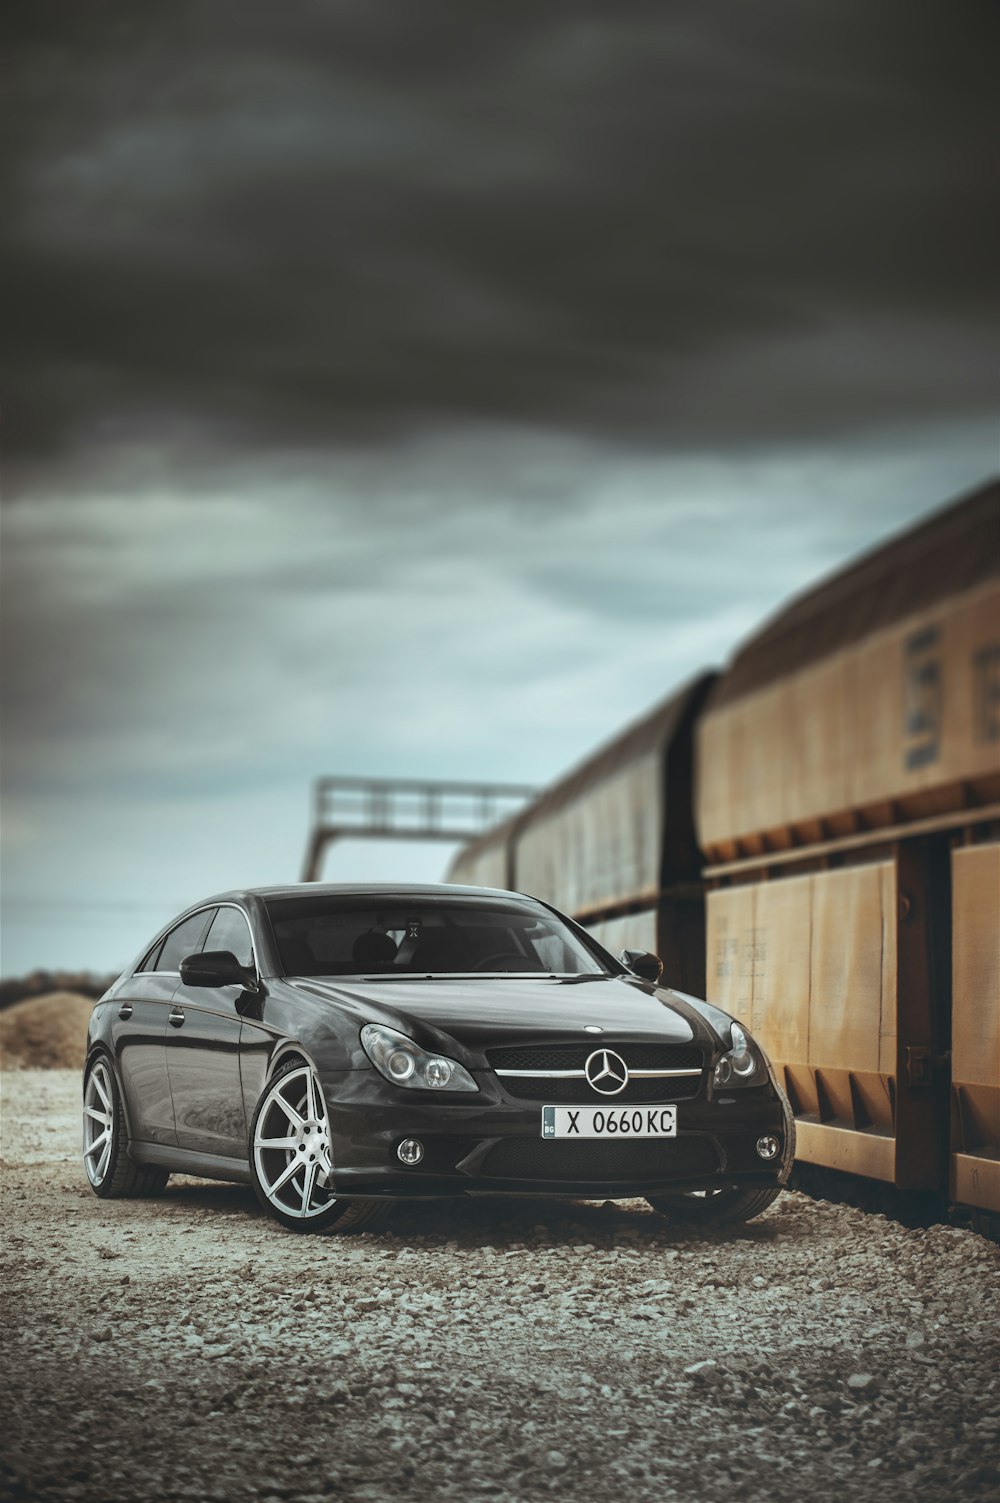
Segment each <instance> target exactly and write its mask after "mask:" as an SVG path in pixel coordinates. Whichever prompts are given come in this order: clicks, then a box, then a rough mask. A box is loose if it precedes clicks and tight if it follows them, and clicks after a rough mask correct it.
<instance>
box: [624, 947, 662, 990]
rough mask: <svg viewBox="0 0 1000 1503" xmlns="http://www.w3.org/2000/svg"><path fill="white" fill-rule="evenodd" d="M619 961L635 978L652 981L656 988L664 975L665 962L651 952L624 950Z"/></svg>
mask: <svg viewBox="0 0 1000 1503" xmlns="http://www.w3.org/2000/svg"><path fill="white" fill-rule="evenodd" d="M618 959H619V960H620V961H621V963H622V965H623V966H624V967H625V969H626V970H627V971H631V972H632V975H633V976H638V977H639V980H640V981H652V983H653V985H654V986H655V985H656V983H657V982H658V981H659V979H660V977H661V976H662V975H663V961H662V960H661V959H660V957H659V955H653V954H651V953H650V952H649V950H623V951H622V953H621V954H620V955H619V957H618Z"/></svg>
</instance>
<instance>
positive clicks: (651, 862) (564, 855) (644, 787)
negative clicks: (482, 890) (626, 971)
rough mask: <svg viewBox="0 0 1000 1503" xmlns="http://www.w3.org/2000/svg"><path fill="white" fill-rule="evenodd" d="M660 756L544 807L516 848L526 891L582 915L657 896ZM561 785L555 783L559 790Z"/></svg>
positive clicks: (654, 753) (655, 751) (653, 753)
mask: <svg viewBox="0 0 1000 1503" xmlns="http://www.w3.org/2000/svg"><path fill="white" fill-rule="evenodd" d="M662 766H663V753H662V749H661V748H659V747H653V748H651V749H650V750H649V751H647V752H646V753H645V754H644V755H642V756H640V757H638V758H637V759H636V760H635V761H633V762H631V763H630V764H629V765H627V766H625V767H621V768H619V769H618V770H617V771H614V772H611V773H609V774H608V775H606V776H605V777H603V778H602V779H601V780H600V781H599V782H595V784H594V785H593V786H584V787H582V788H581V789H580V792H579V794H578V795H577V797H575V798H572V799H571V800H569V801H568V802H566V803H565V804H561V805H559V806H558V807H556V808H555V809H553V810H552V812H551V813H547V812H546V811H545V809H544V806H543V807H542V808H541V809H540V811H539V813H538V816H537V817H536V818H535V819H533V820H532V821H531V822H530V824H529V825H528V826H527V827H526V828H525V830H524V831H523V833H522V834H521V837H520V839H519V841H518V845H517V882H518V886H519V887H520V888H521V889H522V891H524V892H530V893H533V894H534V895H535V896H536V897H541V898H544V899H545V900H546V902H549V903H554V904H555V906H556V907H557V908H560V909H562V911H563V912H564V913H572V914H581V913H584V912H588V911H593V910H595V909H599V908H605V907H610V906H613V905H614V904H616V903H621V902H622V901H631V902H642V901H643V900H645V901H646V902H648V903H655V901H656V898H657V894H658V893H659V890H660V862H661V849H662V831H663V823H664V817H665V814H664V808H663V771H662ZM557 786H558V785H557Z"/></svg>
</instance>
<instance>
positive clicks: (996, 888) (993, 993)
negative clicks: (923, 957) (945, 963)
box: [951, 843, 1000, 1213]
mask: <svg viewBox="0 0 1000 1503" xmlns="http://www.w3.org/2000/svg"><path fill="white" fill-rule="evenodd" d="M952 913H953V919H954V934H953V943H952V1060H951V1091H952V1156H951V1193H952V1196H953V1197H954V1198H955V1199H956V1200H959V1201H962V1202H963V1203H964V1204H966V1205H974V1206H981V1207H983V1208H984V1209H986V1210H989V1211H996V1212H998V1213H1000V843H995V844H989V845H973V846H962V847H959V848H957V849H956V850H955V851H954V852H953V853H952Z"/></svg>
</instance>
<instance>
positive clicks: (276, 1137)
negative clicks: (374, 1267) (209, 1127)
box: [250, 1060, 389, 1232]
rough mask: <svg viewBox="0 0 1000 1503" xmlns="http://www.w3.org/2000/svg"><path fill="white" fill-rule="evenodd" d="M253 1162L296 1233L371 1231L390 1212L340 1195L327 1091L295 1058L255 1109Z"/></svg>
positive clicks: (271, 1208)
mask: <svg viewBox="0 0 1000 1503" xmlns="http://www.w3.org/2000/svg"><path fill="white" fill-rule="evenodd" d="M250 1167H251V1170H252V1173H253V1183H254V1189H255V1190H256V1192H257V1199H258V1200H259V1201H260V1203H261V1205H262V1206H263V1207H264V1209H265V1210H266V1211H268V1212H269V1213H270V1214H271V1215H272V1216H273V1217H274V1218H275V1220H276V1221H280V1222H281V1225H282V1226H285V1227H288V1229H289V1230H290V1231H294V1232H318V1231H323V1230H324V1229H325V1228H326V1227H332V1226H335V1227H336V1229H337V1231H338V1232H347V1231H361V1230H365V1231H367V1230H368V1229H369V1228H370V1227H372V1226H374V1225H375V1224H376V1223H377V1222H379V1221H381V1220H382V1219H383V1218H384V1217H385V1216H386V1214H387V1213H388V1209H389V1208H388V1206H387V1205H386V1204H385V1202H383V1201H379V1200H338V1199H337V1197H336V1196H335V1195H334V1194H333V1193H332V1191H331V1190H330V1187H329V1186H330V1181H331V1180H332V1178H333V1155H332V1152H331V1148H330V1124H329V1119H328V1116H327V1110H326V1101H325V1100H324V1097H323V1090H322V1087H321V1086H320V1083H319V1080H318V1079H317V1076H316V1072H315V1070H313V1068H312V1067H311V1065H305V1064H302V1063H301V1062H299V1061H298V1060H290V1061H289V1062H288V1064H287V1065H285V1066H283V1067H282V1069H280V1070H278V1072H277V1073H276V1074H275V1076H274V1077H273V1079H272V1080H271V1082H270V1084H269V1085H268V1087H267V1089H266V1090H265V1092H264V1094H263V1095H262V1096H261V1098H260V1101H259V1102H258V1103H257V1110H256V1111H255V1112H254V1118H253V1125H252V1127H251V1129H250Z"/></svg>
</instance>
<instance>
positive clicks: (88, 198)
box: [2, 0, 998, 974]
mask: <svg viewBox="0 0 1000 1503" xmlns="http://www.w3.org/2000/svg"><path fill="white" fill-rule="evenodd" d="M5 12H6V22H7V29H8V31H9V32H10V31H12V32H13V35H12V36H10V37H9V39H8V42H7V45H6V47H5V53H6V56H7V59H8V64H10V63H11V62H12V63H13V71H12V77H13V88H12V90H11V91H10V98H11V102H12V116H11V118H10V120H9V121H8V125H7V128H6V129H5V132H4V139H5V141H6V145H7V159H6V162H5V165H4V176H3V204H4V210H5V212H4V216H3V240H4V245H3V250H4V257H5V269H4V286H5V289H6V290H7V304H8V306H7V310H6V313H7V325H8V327H7V331H6V333H5V337H4V340H3V359H4V364H5V373H4V383H3V398H4V408H3V422H4V437H3V443H4V451H3V465H4V468H3V481H4V485H3V496H4V514H3V520H4V534H5V536H4V544H5V546H4V554H3V586H4V590H3V609H4V616H5V674H4V693H5V717H4V761H3V777H4V802H3V816H4V858H3V860H4V869H3V903H4V915H3V917H4V924H3V956H2V968H3V972H4V973H5V974H11V973H16V972H18V971H21V970H24V969H26V968H28V967H30V966H33V965H40V964H48V965H51V966H57V965H67V966H76V965H90V966H93V967H96V968H106V967H112V966H114V965H116V964H121V963H124V962H125V961H126V960H128V959H129V958H131V956H132V955H133V953H134V952H135V951H136V950H138V948H139V947H140V945H141V943H142V941H143V939H144V938H145V937H146V935H147V934H148V933H151V932H152V930H153V929H154V928H155V927H156V926H157V925H158V924H159V923H160V922H162V921H163V920H164V919H166V918H167V917H169V915H170V913H171V912H173V911H174V910H175V909H176V908H178V907H180V906H181V905H182V904H183V903H185V902H188V901H190V900H192V899H195V898H197V897H199V896H201V895H203V894H206V893H209V892H211V891H214V890H217V889H219V888H221V887H224V886H228V885H232V884H239V883H241V882H246V883H254V882H262V881H270V880H285V879H289V878H294V877H295V876H296V875H297V873H298V869H299V865H300V862H301V856H302V849H303V846H304V843H305V838H306V833H307V813H308V792H309V784H310V781H311V779H312V778H313V777H314V776H316V775H317V774H319V773H322V772H355V773H366V772H371V773H379V774H385V775H393V774H396V775H411V774H421V775H427V776H456V777H484V778H492V777H495V778H502V779H516V780H526V781H529V782H532V783H544V782H545V781H547V780H549V779H551V778H552V777H553V776H555V775H556V774H557V773H559V772H560V771H562V770H563V769H564V768H565V767H566V766H567V765H568V764H570V763H572V762H573V761H575V760H577V759H579V758H580V757H581V756H582V755H584V754H585V753H586V752H587V751H589V750H590V749H591V748H592V747H593V746H594V745H595V744H596V743H597V742H599V741H600V740H602V739H605V738H607V737H608V736H609V735H610V734H612V733H613V732H614V731H615V729H616V728H617V727H618V726H620V725H621V724H622V723H623V722H624V721H625V720H627V719H628V718H630V717H633V716H634V715H636V714H638V713H640V712H641V711H643V710H644V709H646V708H647V707H648V706H649V705H650V704H651V703H652V702H654V701H655V700H657V699H659V698H661V697H662V696H663V695H664V694H666V693H667V692H668V691H669V690H670V689H671V688H672V687H673V686H675V685H676V684H678V683H679V682H681V681H682V680H683V679H684V678H686V677H688V676H690V675H691V674H692V673H694V672H696V671H697V670H699V669H700V668H701V667H703V666H705V665H710V664H717V663H720V662H722V661H723V660H724V659H725V657H726V656H727V655H728V653H729V652H730V651H731V650H732V648H733V646H734V645H735V644H736V642H737V641H738V639H739V638H740V637H741V636H743V635H745V634H746V633H747V632H748V631H750V630H751V629H752V628H753V627H754V625H755V624H757V623H758V622H759V620H760V619H761V617H762V616H763V615H765V614H766V613H767V612H768V611H770V610H772V609H774V608H775V607H776V606H777V605H778V604H779V603H780V602H781V601H783V600H784V599H786V598H787V597H788V595H789V594H791V593H793V592H795V591H798V590H800V589H802V588H803V587H805V586H806V585H807V584H808V583H809V582H810V581H811V580H813V579H815V578H816V577H817V576H819V575H820V574H822V573H824V572H826V571H827V570H829V569H830V568H833V567H835V566H837V565H838V564H840V563H842V562H844V561H846V560H847V559H848V558H850V557H851V556H852V555H853V554H854V553H855V552H857V551H858V550H859V549H861V548H864V547H867V546H870V545H871V544H872V543H874V542H876V541H879V540H881V539H882V538H884V537H885V536H887V535H888V534H890V533H892V532H893V531H894V530H897V529H899V528H901V527H904V526H906V525H908V524H909V523H911V522H912V521H913V520H914V519H915V518H917V517H920V516H923V515H925V514H926V513H927V512H928V511H930V510H933V509H935V508H936V507H937V506H939V505H941V504H943V503H944V502H946V501H948V500H949V499H951V498H952V497H953V496H954V495H955V494H957V493H958V492H959V491H961V490H963V489H966V488H968V487H969V486H971V485H973V484H975V483H977V482H978V481H980V480H982V479H984V478H985V477H986V476H987V475H988V474H990V473H992V472H994V471H995V468H996V465H997V374H996V276H995V265H996V261H997V250H998V246H997V234H996V228H997V226H996V210H995V193H994V190H993V187H992V184H991V181H990V177H989V156H988V143H989V141H990V139H991V133H992V128H993V104H992V88H993V79H992V76H991V74H992V70H993V67H994V62H993V60H994V59H995V57H996V41H997V36H996V32H997V29H998V27H997V11H996V8H995V6H994V5H992V4H987V3H983V4H970V3H962V0H959V3H957V4H951V5H948V6H943V5H942V6H937V7H930V6H921V5H914V4H883V5H877V6H873V5H871V4H868V3H860V0H848V3H845V0H836V3H833V0H831V3H827V4H822V3H821V4H816V5H810V6H803V5H800V4H796V3H793V0H787V3H782V4H766V3H760V4H755V5H754V6H746V5H745V4H737V3H735V0H733V3H730V4H718V5H714V6H711V7H708V6H703V5H695V4H672V5H669V6H665V5H663V4H662V3H657V4H655V5H645V4H636V5H631V6H627V7H614V8H609V7H608V6H607V5H606V4H603V3H602V4H600V5H596V4H595V5H590V4H587V3H585V0H576V3H574V4H572V5H565V4H559V5H556V4H546V3H544V0H535V3H533V4H531V5H530V6H523V7H521V6H518V5H516V4H512V3H509V0H508V3H506V4H504V5H502V6H499V5H498V6H494V5H489V4H483V5H478V6H468V5H457V4H455V5H445V4H435V3H431V0H423V3H421V4H419V5H414V4H412V3H403V0H399V3H392V4H388V3H378V0H363V3H362V0H358V3H354V4H343V3H341V4H336V3H329V0H324V3H322V4H310V3H301V4H297V5H296V6H294V7H290V6H274V5H270V4H268V5H258V4H254V3H246V0H241V3H234V4H226V3H215V4H213V5H211V6H206V5H204V4H192V5H186V4H183V3H176V0H175V3H172V4H170V5H163V6H158V5H154V4H148V5H141V6H136V5H134V4H122V3H111V4H100V3H94V4H91V5H79V4H76V3H72V4H60V5H55V4H45V3H40V0H33V3H31V4H24V5H17V4H12V5H9V6H8V7H6V8H5ZM12 294H13V295H12ZM446 861H447V852H446V851H444V850H442V849H441V848H440V847H430V848H423V847H415V846H403V847H384V848H379V847H376V846H371V847H365V846H358V845H355V846H346V845H345V846H343V847H341V848H339V849H336V850H335V851H334V852H333V853H332V854H331V856H330V858H329V861H328V864H327V874H328V875H330V876H331V877H333V878H337V877H340V878H344V879H347V878H350V877H353V876H355V875H358V876H362V877H369V876H377V875H379V876H385V877H389V876H392V875H398V876H399V877H403V878H408V877H413V878H416V877H435V876H437V875H439V874H440V873H441V871H442V870H443V867H444V865H445V864H446Z"/></svg>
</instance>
